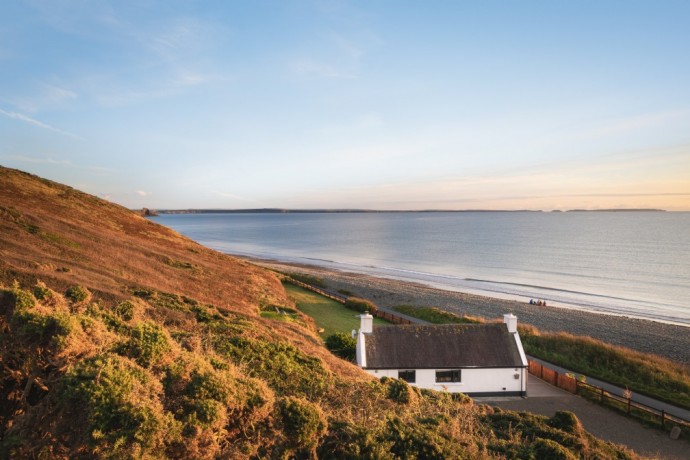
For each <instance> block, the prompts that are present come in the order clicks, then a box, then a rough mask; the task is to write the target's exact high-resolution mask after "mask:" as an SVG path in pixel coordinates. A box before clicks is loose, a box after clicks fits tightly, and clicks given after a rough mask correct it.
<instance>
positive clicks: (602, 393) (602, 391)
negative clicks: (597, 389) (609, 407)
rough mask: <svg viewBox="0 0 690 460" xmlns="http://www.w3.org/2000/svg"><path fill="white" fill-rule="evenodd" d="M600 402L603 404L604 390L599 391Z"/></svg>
mask: <svg viewBox="0 0 690 460" xmlns="http://www.w3.org/2000/svg"><path fill="white" fill-rule="evenodd" d="M601 402H602V403H603V402H604V389H603V388H602V389H601Z"/></svg>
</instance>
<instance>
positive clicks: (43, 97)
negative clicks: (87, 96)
mask: <svg viewBox="0 0 690 460" xmlns="http://www.w3.org/2000/svg"><path fill="white" fill-rule="evenodd" d="M77 98H78V95H77V94H76V93H75V92H74V91H71V90H69V89H67V88H63V87H61V86H56V85H52V84H48V83H44V82H38V84H35V85H33V87H32V90H31V95H29V96H20V97H13V98H10V99H9V100H10V102H11V103H12V104H13V105H14V106H16V107H18V108H20V109H21V110H22V111H24V112H30V113H36V112H39V111H41V110H45V109H48V108H50V109H53V108H56V107H61V106H63V105H65V104H68V103H70V102H72V101H74V100H75V99H77Z"/></svg>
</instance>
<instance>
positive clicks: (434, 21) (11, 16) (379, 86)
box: [0, 0, 690, 210]
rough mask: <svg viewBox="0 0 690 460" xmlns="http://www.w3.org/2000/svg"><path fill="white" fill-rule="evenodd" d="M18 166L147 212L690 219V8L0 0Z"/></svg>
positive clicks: (1, 159) (5, 134)
mask: <svg viewBox="0 0 690 460" xmlns="http://www.w3.org/2000/svg"><path fill="white" fill-rule="evenodd" d="M2 10H3V11H2V15H0V69H2V71H1V72H0V164H2V165H4V166H9V167H14V168H18V169H22V170H25V171H29V172H32V173H35V174H38V175H41V176H44V177H47V178H50V179H53V180H56V181H59V182H63V183H66V184H69V185H71V186H74V187H76V188H79V189H82V190H84V191H87V192H89V193H93V194H95V195H98V196H101V197H105V198H107V199H109V200H111V201H114V202H116V203H120V204H123V205H125V206H128V207H132V208H139V207H144V206H145V207H152V208H190V207H192V208H260V207H285V208H370V209H373V208H376V209H430V208H434V209H547V210H548V209H570V208H591V209H597V208H611V207H623V208H625V207H628V208H630V207H633V208H636V207H658V208H664V209H669V210H690V59H688V50H690V28H689V27H688V23H690V2H687V1H666V0H657V1H631V0H625V1H623V0H610V1H602V0H598V1H577V2H563V1H529V0H527V1H512V0H505V1H486V2H476V1H431V2H412V1H383V0H380V1H371V2H369V1H359V2H349V1H336V0H332V1H331V0H323V1H307V0H299V1H289V0H284V1H195V0H180V1H175V0H169V1H155V0H146V1H132V2H129V1H110V2H108V1H97V0H93V1H84V0H46V1H33V0H32V1H15V0H8V1H5V2H3V8H2Z"/></svg>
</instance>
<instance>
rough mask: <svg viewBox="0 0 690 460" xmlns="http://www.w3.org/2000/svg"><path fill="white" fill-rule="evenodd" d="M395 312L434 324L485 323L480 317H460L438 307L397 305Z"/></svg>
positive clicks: (394, 308)
mask: <svg viewBox="0 0 690 460" xmlns="http://www.w3.org/2000/svg"><path fill="white" fill-rule="evenodd" d="M393 310H395V311H397V312H399V313H403V314H405V315H408V316H412V317H414V318H419V319H422V320H424V321H428V322H430V323H434V324H476V323H483V322H484V320H483V319H482V318H479V317H474V316H467V315H463V316H460V315H456V314H455V313H451V312H449V311H445V310H441V309H440V308H437V307H415V306H413V305H397V306H395V307H393Z"/></svg>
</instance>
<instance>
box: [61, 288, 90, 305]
mask: <svg viewBox="0 0 690 460" xmlns="http://www.w3.org/2000/svg"><path fill="white" fill-rule="evenodd" d="M90 296H91V293H90V292H89V290H88V289H86V288H85V287H82V286H70V287H68V288H67V290H66V291H65V297H66V298H67V299H69V300H70V301H72V302H74V303H80V302H84V301H86V300H87V299H88V298H89V297H90Z"/></svg>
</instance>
